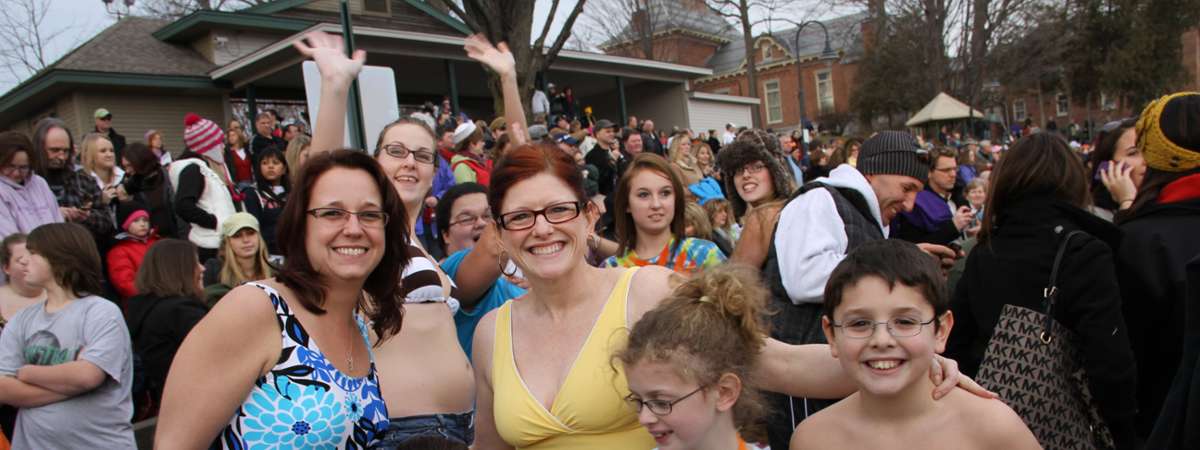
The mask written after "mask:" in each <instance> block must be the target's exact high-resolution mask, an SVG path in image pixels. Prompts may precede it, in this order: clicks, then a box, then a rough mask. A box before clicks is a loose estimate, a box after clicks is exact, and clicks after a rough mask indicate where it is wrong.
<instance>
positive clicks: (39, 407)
mask: <svg viewBox="0 0 1200 450" xmlns="http://www.w3.org/2000/svg"><path fill="white" fill-rule="evenodd" d="M26 246H27V248H28V250H29V256H27V257H26V259H27V260H28V261H27V264H26V280H27V281H28V282H29V283H31V284H35V285H38V286H42V287H44V288H45V289H46V292H47V298H46V301H44V302H40V303H37V304H34V305H33V306H30V307H28V308H25V309H24V310H22V311H21V312H20V313H18V314H17V315H16V317H13V319H12V321H11V322H9V324H8V326H6V327H4V334H3V335H0V404H7V405H13V406H16V407H18V408H20V412H18V413H17V425H16V431H15V432H14V433H13V442H12V443H13V447H14V448H31V449H32V448H37V449H41V448H103V449H131V450H132V449H135V448H137V445H136V444H135V443H134V439H133V426H132V425H131V424H130V421H129V419H130V417H131V416H132V415H133V404H132V402H131V398H130V387H131V385H132V382H133V358H132V355H131V350H130V345H131V344H130V341H129V332H128V331H127V330H126V328H125V320H124V318H123V317H121V310H120V309H119V308H118V307H117V306H116V305H115V304H114V303H113V302H111V301H108V300H106V299H104V298H101V297H99V296H96V295H95V293H96V292H100V290H101V281H100V280H101V278H102V276H101V273H100V253H99V252H98V251H97V250H96V243H95V241H94V240H93V239H92V235H91V233H90V232H89V231H88V230H87V229H86V228H84V227H83V226H81V225H78V224H73V223H52V224H46V225H42V226H40V227H38V228H36V229H34V230H33V232H32V233H30V234H29V240H28V242H27V243H26Z"/></svg>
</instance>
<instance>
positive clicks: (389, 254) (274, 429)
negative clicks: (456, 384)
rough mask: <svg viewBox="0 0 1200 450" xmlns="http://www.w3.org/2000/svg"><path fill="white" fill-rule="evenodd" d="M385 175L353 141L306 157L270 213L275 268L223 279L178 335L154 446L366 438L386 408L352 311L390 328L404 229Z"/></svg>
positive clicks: (334, 442)
mask: <svg viewBox="0 0 1200 450" xmlns="http://www.w3.org/2000/svg"><path fill="white" fill-rule="evenodd" d="M390 184H391V183H390V182H389V181H388V178H387V175H386V174H385V173H384V172H383V171H382V170H381V169H380V167H379V164H378V163H377V162H375V160H373V159H371V157H369V156H367V155H365V154H363V153H361V152H356V151H350V150H337V151H331V152H325V153H321V154H317V155H314V156H313V157H312V158H310V159H309V161H308V162H307V163H306V164H305V165H304V168H303V170H302V171H301V172H300V173H299V178H298V179H297V180H296V184H295V186H294V187H295V190H294V191H293V192H292V198H291V200H290V201H289V202H288V204H287V206H286V207H285V208H284V212H283V216H282V218H281V219H280V222H279V238H280V239H279V242H280V243H281V244H282V248H281V250H282V253H283V256H284V258H285V259H284V264H283V266H282V267H281V268H280V269H279V271H278V272H277V273H276V275H275V277H274V278H270V279H267V280H261V281H258V282H253V283H247V284H244V285H242V286H239V287H237V288H234V289H233V290H232V291H230V292H229V294H228V295H226V296H225V298H223V299H222V300H221V301H220V302H218V303H217V304H216V306H214V307H213V309H212V311H210V312H209V313H208V314H207V315H206V316H205V318H204V319H203V320H201V321H200V323H198V324H196V326H195V327H194V328H193V329H192V332H191V333H190V334H188V336H187V338H186V339H184V341H183V344H182V345H181V346H180V348H179V352H178V353H177V354H176V355H175V359H174V362H173V363H172V364H171V370H170V373H169V374H168V375H167V382H166V389H165V391H164V392H163V399H162V408H161V410H160V412H159V420H158V431H157V434H156V435H155V447H157V448H193V449H200V448H206V447H208V446H209V444H210V443H211V444H215V445H216V446H219V447H221V448H237V449H242V448H260V447H262V448H266V447H271V448H366V447H367V446H368V445H371V444H372V443H374V442H376V441H377V440H378V438H379V434H380V432H381V431H382V430H383V429H384V428H385V427H386V423H387V417H388V413H387V408H386V406H385V405H384V402H383V399H382V397H381V395H380V382H379V378H378V375H377V374H376V369H375V358H374V356H373V352H372V350H371V345H370V342H371V338H370V336H369V334H368V331H367V328H368V325H367V322H366V321H364V320H363V318H362V316H363V315H364V314H363V313H362V311H364V310H365V311H367V314H365V315H368V316H369V317H370V327H371V329H372V331H373V333H374V335H375V336H380V337H382V339H387V338H388V337H391V336H394V335H395V334H396V333H398V332H399V331H400V324H401V319H402V306H403V303H402V302H403V297H402V294H401V292H400V283H399V281H400V273H401V271H402V270H404V268H405V267H406V266H407V265H408V258H407V256H406V254H405V245H406V241H407V239H408V236H409V235H408V227H407V226H406V225H407V217H406V216H405V212H404V206H403V204H402V203H401V202H400V198H399V197H398V196H397V195H396V193H395V191H394V190H393V189H392V188H391V186H390ZM368 298H369V299H370V303H369V304H368V303H367V300H366V299H368ZM405 325H408V324H407V323H406V324H405ZM406 328H407V327H406ZM234 349H236V351H232V350H234Z"/></svg>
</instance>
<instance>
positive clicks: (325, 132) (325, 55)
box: [294, 32, 367, 154]
mask: <svg viewBox="0 0 1200 450" xmlns="http://www.w3.org/2000/svg"><path fill="white" fill-rule="evenodd" d="M294 45H295V47H296V50H298V51H299V52H300V54H301V55H304V57H306V58H311V59H312V60H313V61H315V62H316V63H317V69H318V70H319V71H320V72H321V108H320V110H319V111H317V122H316V124H315V126H314V127H313V138H312V147H311V148H312V150H310V151H311V152H313V154H316V153H319V152H323V151H328V150H334V149H338V148H342V147H343V144H342V143H343V142H344V139H345V136H346V103H347V101H348V97H349V95H350V84H351V83H352V82H353V81H354V80H355V78H357V77H358V73H359V72H360V71H362V66H363V63H365V62H366V61H367V53H366V52H365V51H363V50H355V51H354V55H353V57H352V58H347V57H346V53H345V50H344V46H343V43H342V37H341V36H337V35H332V34H328V33H322V32H313V33H309V34H307V35H305V36H304V39H303V40H300V41H297V42H296V43H295V44H294Z"/></svg>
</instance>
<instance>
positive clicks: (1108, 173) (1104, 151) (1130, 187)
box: [1090, 119, 1146, 221]
mask: <svg viewBox="0 0 1200 450" xmlns="http://www.w3.org/2000/svg"><path fill="white" fill-rule="evenodd" d="M1136 124H1137V120H1136V119H1121V120H1115V121H1112V122H1109V123H1107V124H1105V125H1104V127H1102V128H1100V133H1099V134H1098V135H1097V136H1096V147H1095V150H1093V151H1092V154H1091V161H1090V163H1091V165H1092V167H1091V169H1092V170H1091V180H1092V181H1091V185H1092V188H1091V189H1092V200H1093V201H1095V202H1096V204H1095V205H1094V207H1093V208H1092V211H1093V212H1095V213H1096V214H1097V215H1099V216H1100V217H1103V218H1105V219H1108V220H1109V221H1112V219H1113V215H1115V214H1116V213H1117V212H1119V211H1121V210H1126V209H1129V207H1130V206H1133V199H1134V198H1135V197H1137V187H1138V186H1139V185H1141V184H1142V180H1143V179H1145V178H1146V160H1145V159H1144V158H1143V157H1142V150H1141V149H1140V148H1139V147H1138V145H1137V142H1138V139H1137V138H1138V134H1137V129H1136V128H1135V127H1134V125H1136Z"/></svg>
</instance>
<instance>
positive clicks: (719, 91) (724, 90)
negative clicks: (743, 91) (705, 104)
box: [712, 88, 729, 95]
mask: <svg viewBox="0 0 1200 450" xmlns="http://www.w3.org/2000/svg"><path fill="white" fill-rule="evenodd" d="M712 93H714V94H721V95H729V88H720V89H714V90H713V92H712Z"/></svg>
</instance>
